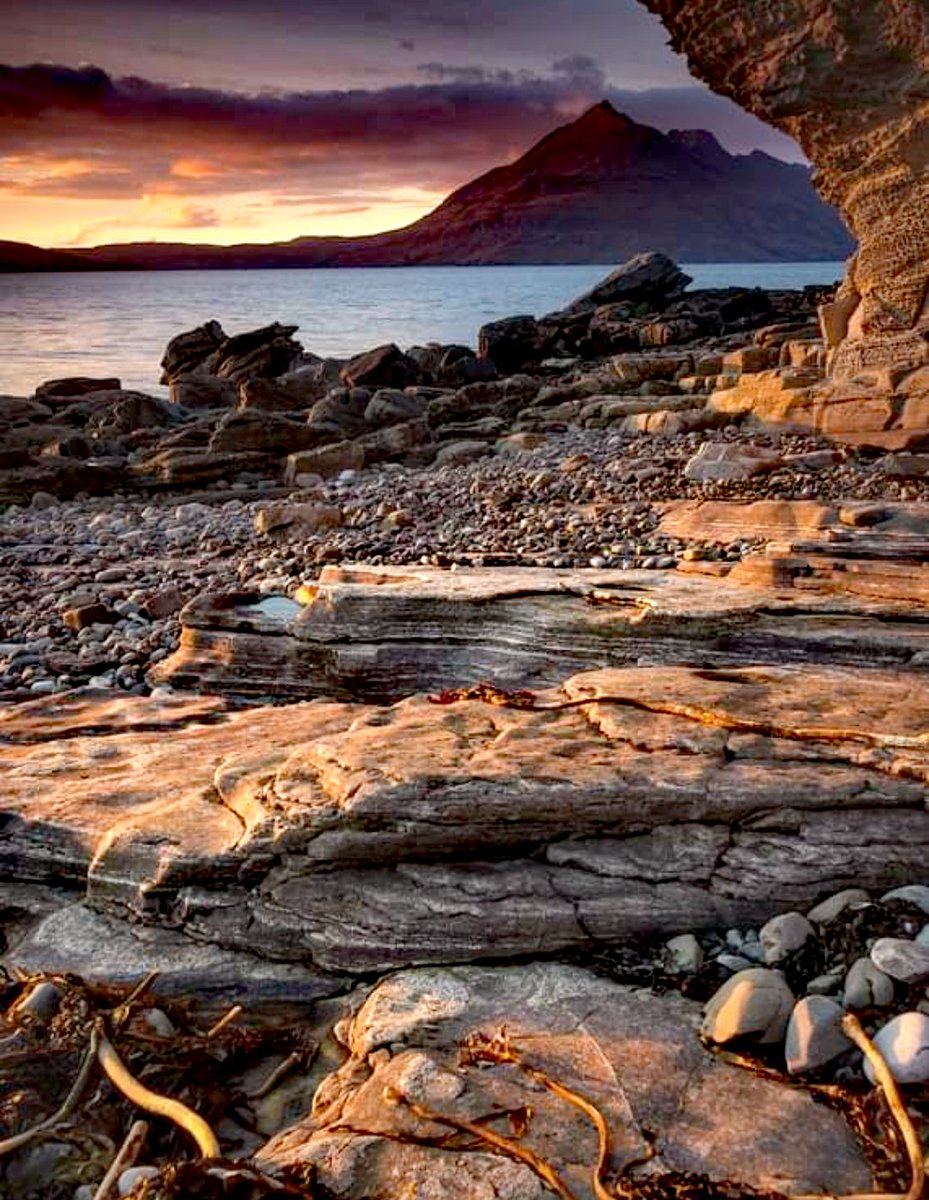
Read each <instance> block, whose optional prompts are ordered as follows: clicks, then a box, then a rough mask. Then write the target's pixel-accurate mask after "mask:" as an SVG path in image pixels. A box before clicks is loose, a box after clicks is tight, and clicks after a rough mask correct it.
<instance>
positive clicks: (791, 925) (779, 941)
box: [758, 912, 815, 965]
mask: <svg viewBox="0 0 929 1200" xmlns="http://www.w3.org/2000/svg"><path fill="white" fill-rule="evenodd" d="M814 936H815V930H814V929H813V926H812V925H811V924H810V923H809V921H808V920H807V919H806V917H805V916H804V915H803V913H799V912H786V913H781V914H780V915H779V916H777V917H772V918H771V920H770V921H768V923H767V924H766V925H762V927H761V929H760V930H759V933H758V937H759V939H760V941H761V946H762V949H763V951H764V960H765V962H766V963H768V964H769V965H770V964H772V963H779V962H782V961H783V960H784V959H785V958H787V956H788V955H789V954H792V953H793V952H794V950H799V949H800V947H801V946H803V945H804V944H805V943H806V942H807V941H808V940H809V939H810V938H811V937H814Z"/></svg>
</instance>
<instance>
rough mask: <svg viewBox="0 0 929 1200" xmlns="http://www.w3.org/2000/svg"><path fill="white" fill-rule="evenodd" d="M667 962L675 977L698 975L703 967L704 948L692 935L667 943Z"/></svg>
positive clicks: (684, 935)
mask: <svg viewBox="0 0 929 1200" xmlns="http://www.w3.org/2000/svg"><path fill="white" fill-rule="evenodd" d="M665 960H666V962H667V964H668V970H669V971H670V972H671V973H672V974H673V975H696V973H697V972H698V971H699V970H700V968H701V967H702V966H703V947H702V946H701V945H700V943H699V942H698V941H697V939H696V938H695V937H694V935H693V934H692V933H682V934H681V935H680V937H675V938H671V940H670V941H669V942H666V943H665Z"/></svg>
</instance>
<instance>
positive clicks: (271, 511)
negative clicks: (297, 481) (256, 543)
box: [255, 503, 342, 533]
mask: <svg viewBox="0 0 929 1200" xmlns="http://www.w3.org/2000/svg"><path fill="white" fill-rule="evenodd" d="M341 524H342V510H341V509H340V508H336V506H335V505H332V504H291V503H283V504H269V505H266V506H265V507H263V508H259V510H258V512H257V514H256V516H255V529H256V531H257V532H258V533H273V532H274V531H275V530H279V529H289V528H291V527H292V526H294V527H296V528H297V529H298V530H299V532H301V533H316V532H318V531H319V530H320V529H338V527H339V526H340V525H341Z"/></svg>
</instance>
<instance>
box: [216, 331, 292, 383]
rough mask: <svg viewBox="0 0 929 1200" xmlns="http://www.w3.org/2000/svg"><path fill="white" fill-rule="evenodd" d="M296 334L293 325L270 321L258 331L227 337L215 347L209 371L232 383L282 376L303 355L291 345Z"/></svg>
mask: <svg viewBox="0 0 929 1200" xmlns="http://www.w3.org/2000/svg"><path fill="white" fill-rule="evenodd" d="M296 332H297V326H296V325H281V324H279V323H278V322H277V321H274V322H273V323H272V324H270V325H264V326H262V328H261V329H252V330H249V331H248V332H247V333H239V334H236V335H235V336H234V337H228V338H226V340H225V341H224V342H223V343H222V345H220V346H219V347H218V349H217V351H216V355H215V358H214V359H213V361H212V366H211V369H212V371H213V373H214V374H216V375H220V376H222V377H224V378H226V379H232V380H233V381H235V382H236V383H241V382H242V381H243V380H246V379H254V378H264V379H266V378H273V377H274V376H276V375H283V374H285V373H286V372H287V371H289V370H290V369H291V367H292V366H293V365H294V364H295V363H296V362H297V361H298V360H299V358H300V356H301V355H302V353H303V347H302V346H301V345H300V343H299V342H296V341H294V338H293V335H294V334H295V333H296Z"/></svg>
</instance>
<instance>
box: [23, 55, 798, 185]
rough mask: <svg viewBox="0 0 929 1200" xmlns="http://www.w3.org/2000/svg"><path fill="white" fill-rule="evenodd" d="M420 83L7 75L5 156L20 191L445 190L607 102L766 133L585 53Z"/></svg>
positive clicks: (444, 71) (687, 121) (692, 93)
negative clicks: (264, 84) (213, 83)
mask: <svg viewBox="0 0 929 1200" xmlns="http://www.w3.org/2000/svg"><path fill="white" fill-rule="evenodd" d="M422 74H423V75H425V76H426V77H428V78H430V79H431V80H433V81H434V82H429V83H421V84H406V85H399V86H395V87H389V88H382V89H377V90H362V89H353V90H348V91H313V92H270V91H264V92H259V93H256V94H251V95H248V94H243V93H237V92H229V91H224V90H220V89H215V88H203V87H180V86H175V85H170V84H164V83H158V82H154V81H152V80H148V79H144V78H140V77H138V76H131V75H130V76H124V77H121V78H114V77H112V76H111V75H110V74H108V73H107V72H105V71H103V70H101V69H100V68H97V67H93V66H85V67H80V68H73V67H67V66H55V65H49V64H38V65H33V66H29V67H12V66H0V153H3V154H5V155H6V156H7V157H8V159H9V160H11V161H12V162H13V163H14V165H15V164H17V163H19V164H20V165H22V163H25V164H26V166H27V167H28V169H29V178H30V181H29V184H28V188H27V187H26V186H25V185H18V184H17V182H16V181H17V179H19V178H20V176H19V175H17V173H16V172H14V173H13V174H12V176H11V178H12V180H13V182H12V183H9V182H8V184H7V191H9V190H10V188H13V189H15V188H16V187H17V186H20V190H21V191H26V190H28V192H29V193H30V194H44V195H58V196H67V195H71V196H81V197H99V198H117V197H119V198H125V197H127V196H132V195H142V194H146V193H151V192H160V193H164V194H171V195H177V196H182V197H184V196H204V195H211V194H218V193H228V192H234V191H238V192H243V191H256V190H260V191H273V192H277V193H279V194H280V195H281V196H282V197H283V196H293V195H295V194H296V195H304V194H308V193H314V194H320V193H325V192H326V191H327V190H329V191H330V193H331V190H333V189H340V190H344V189H347V188H353V189H355V190H357V191H359V192H360V191H363V190H365V189H387V188H397V187H404V186H405V187H411V186H412V187H417V188H423V189H426V190H428V191H445V190H449V189H451V188H452V187H454V186H457V185H459V184H461V183H463V182H465V181H466V180H467V179H469V178H471V177H473V176H474V175H475V174H477V173H478V172H480V171H482V170H485V169H487V168H489V167H491V166H494V165H496V164H497V163H499V162H501V161H503V160H506V159H508V158H512V157H513V156H514V155H515V154H516V153H518V152H521V151H522V150H524V149H526V148H527V147H528V146H529V145H530V144H531V143H532V142H533V141H534V140H535V139H537V138H538V137H540V136H542V135H543V134H545V133H547V132H549V130H551V129H552V128H553V127H554V126H555V125H558V124H562V123H564V121H565V120H567V119H569V118H570V117H571V116H572V115H574V114H575V113H577V112H578V111H580V109H581V108H583V107H584V105H585V104H588V103H594V102H596V101H597V100H599V99H601V98H603V96H604V95H606V96H608V97H609V98H610V99H611V100H612V101H613V103H614V104H616V106H617V107H619V108H621V109H625V110H626V111H628V112H629V113H630V115H631V116H633V117H634V118H635V119H637V120H640V121H645V122H648V123H654V124H657V125H659V126H660V127H663V128H668V127H669V126H672V125H674V126H678V127H693V126H694V125H695V124H705V125H709V126H710V127H711V128H713V129H714V131H715V132H717V134H719V135H720V136H721V137H722V139H723V141H729V142H730V144H731V142H732V138H727V137H726V129H725V128H724V127H725V126H726V124H727V122H728V124H729V125H730V126H731V127H732V128H741V129H742V130H743V133H744V132H745V130H746V128H750V129H751V131H752V133H753V134H755V126H756V125H757V123H755V122H753V120H752V119H751V118H748V117H745V116H744V114H741V113H739V111H738V110H737V109H735V108H734V106H732V105H730V104H729V103H728V102H727V101H723V100H720V99H718V98H716V97H713V96H711V95H710V94H709V93H706V92H705V91H703V90H702V89H698V88H696V87H693V88H682V89H675V90H673V91H670V92H662V91H652V92H639V93H636V92H631V93H630V92H621V91H617V90H616V89H610V88H609V87H608V86H607V85H606V83H605V81H604V78H603V73H602V71H601V70H600V68H599V66H598V64H597V63H596V62H594V61H593V60H592V59H589V58H586V57H582V56H581V57H578V56H574V57H566V58H564V59H562V60H559V61H558V62H557V63H556V64H555V65H554V67H553V69H552V72H551V74H550V75H548V76H539V75H533V74H531V73H528V72H525V71H520V72H512V71H507V70H499V71H497V70H487V69H484V68H480V67H454V66H448V65H443V64H441V63H429V64H426V65H425V66H424V68H423V71H422ZM659 114H660V118H659ZM704 118H707V119H704ZM746 123H751V124H750V125H749V126H747V125H746ZM757 128H758V129H763V127H761V126H760V125H758V126H757ZM755 136H757V135H755ZM774 136H776V135H774ZM62 163H64V164H66V165H65V166H64V167H63V166H62ZM46 168H47V169H46Z"/></svg>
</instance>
